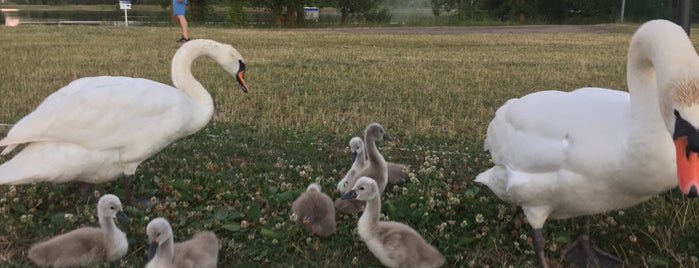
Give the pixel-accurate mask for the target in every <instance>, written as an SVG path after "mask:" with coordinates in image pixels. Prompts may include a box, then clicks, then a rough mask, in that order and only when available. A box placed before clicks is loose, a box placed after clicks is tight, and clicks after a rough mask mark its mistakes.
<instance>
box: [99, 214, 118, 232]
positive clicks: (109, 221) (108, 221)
mask: <svg viewBox="0 0 699 268" xmlns="http://www.w3.org/2000/svg"><path fill="white" fill-rule="evenodd" d="M98 217H99V220H100V228H101V229H102V233H104V234H105V235H112V234H114V233H115V232H117V231H118V230H119V229H118V228H117V226H116V223H114V218H112V217H108V216H101V215H100V216H98Z"/></svg>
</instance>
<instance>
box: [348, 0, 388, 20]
mask: <svg viewBox="0 0 699 268" xmlns="http://www.w3.org/2000/svg"><path fill="white" fill-rule="evenodd" d="M380 3H381V0H338V1H337V5H338V6H337V7H338V8H339V9H340V23H341V24H346V23H347V22H348V21H349V19H350V18H351V17H355V18H358V17H360V16H362V15H365V14H367V12H369V11H371V10H373V9H375V8H377V7H378V6H379V4H380Z"/></svg>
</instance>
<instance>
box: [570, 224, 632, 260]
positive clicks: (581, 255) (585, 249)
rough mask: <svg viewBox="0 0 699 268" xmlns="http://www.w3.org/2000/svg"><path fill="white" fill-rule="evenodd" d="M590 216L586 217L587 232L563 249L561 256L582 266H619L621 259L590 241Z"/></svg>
mask: <svg viewBox="0 0 699 268" xmlns="http://www.w3.org/2000/svg"><path fill="white" fill-rule="evenodd" d="M589 233H590V217H589V216H588V217H585V234H584V235H580V236H579V237H578V238H577V239H575V241H573V242H570V243H568V244H567V245H566V246H564V247H563V248H562V249H561V257H562V258H564V259H565V260H566V261H569V262H572V263H575V264H576V265H578V266H580V267H617V266H619V265H620V264H621V262H622V261H621V259H619V258H617V257H616V256H613V255H611V254H609V253H607V252H605V251H603V250H602V249H600V248H598V247H596V246H595V245H593V244H592V241H590V236H589Z"/></svg>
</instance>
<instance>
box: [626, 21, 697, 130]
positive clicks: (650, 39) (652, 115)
mask: <svg viewBox="0 0 699 268" xmlns="http://www.w3.org/2000/svg"><path fill="white" fill-rule="evenodd" d="M652 26H655V27H662V28H661V29H654V27H645V28H643V29H641V30H639V31H637V32H636V34H635V35H634V37H633V38H632V40H631V44H630V46H629V54H628V62H627V70H626V76H627V82H628V86H629V93H630V97H631V114H632V115H636V116H638V117H639V118H640V120H643V121H646V122H650V123H652V124H658V123H661V124H664V126H665V128H666V129H667V130H669V131H673V130H672V129H670V125H669V124H670V122H669V120H671V118H672V110H673V107H672V102H673V100H674V99H675V97H674V95H675V94H677V93H678V92H676V90H675V88H677V87H680V88H681V87H682V86H683V85H687V84H689V85H691V84H696V83H697V82H699V81H694V80H692V78H693V77H696V73H697V70H699V66H698V65H697V62H699V59H698V58H697V54H696V51H695V50H694V46H693V45H692V43H691V41H690V40H689V38H687V35H686V33H685V32H684V31H683V30H682V29H681V28H680V27H679V26H677V25H674V24H672V23H671V22H668V24H655V25H652ZM657 40H663V41H660V42H658V41H657ZM694 100H695V101H696V99H694ZM649 107H657V109H655V108H649ZM636 119H638V118H636ZM645 128H646V129H647V127H645Z"/></svg>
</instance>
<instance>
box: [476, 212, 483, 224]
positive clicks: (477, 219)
mask: <svg viewBox="0 0 699 268" xmlns="http://www.w3.org/2000/svg"><path fill="white" fill-rule="evenodd" d="M484 221H485V217H483V214H480V213H478V214H476V222H477V223H483V222H484Z"/></svg>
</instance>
